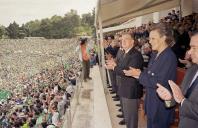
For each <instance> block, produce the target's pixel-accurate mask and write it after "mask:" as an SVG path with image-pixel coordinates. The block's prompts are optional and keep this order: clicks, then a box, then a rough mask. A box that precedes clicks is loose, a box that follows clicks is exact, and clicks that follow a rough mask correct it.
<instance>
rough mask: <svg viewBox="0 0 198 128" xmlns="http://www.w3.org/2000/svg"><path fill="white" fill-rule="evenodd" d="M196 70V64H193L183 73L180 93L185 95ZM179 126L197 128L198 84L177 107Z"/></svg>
mask: <svg viewBox="0 0 198 128" xmlns="http://www.w3.org/2000/svg"><path fill="white" fill-rule="evenodd" d="M197 70H198V65H197V64H196V65H193V66H192V67H191V68H189V69H188V70H187V72H186V74H185V77H184V80H183V82H182V84H181V88H182V93H183V94H184V95H185V94H186V92H187V90H188V88H189V86H190V84H191V82H192V79H193V78H194V76H195V74H196V72H197ZM179 113H180V122H179V128H198V85H196V87H195V88H194V89H193V90H192V92H191V94H190V96H189V97H188V98H187V99H185V100H184V102H183V103H182V106H181V107H180V109H179Z"/></svg>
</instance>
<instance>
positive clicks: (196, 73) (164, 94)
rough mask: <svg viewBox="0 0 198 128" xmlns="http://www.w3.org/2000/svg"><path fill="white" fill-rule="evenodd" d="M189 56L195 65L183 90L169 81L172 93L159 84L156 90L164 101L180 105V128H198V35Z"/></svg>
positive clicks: (188, 71)
mask: <svg viewBox="0 0 198 128" xmlns="http://www.w3.org/2000/svg"><path fill="white" fill-rule="evenodd" d="M190 47H191V48H190V50H189V54H190V56H191V59H192V62H193V63H194V65H193V66H192V67H191V68H189V69H188V70H187V72H186V74H185V77H184V80H183V82H182V84H181V89H180V88H179V86H177V85H176V84H175V83H174V82H173V81H169V84H170V87H171V90H172V93H171V92H169V91H168V90H167V89H166V88H164V87H163V86H162V85H160V84H157V86H158V89H157V90H156V91H157V93H158V95H159V96H160V97H161V99H163V100H171V99H173V98H174V100H175V101H176V102H177V103H179V104H180V109H179V112H180V115H179V117H180V122H179V128H193V127H194V128H195V127H196V128H198V33H197V34H195V35H194V36H192V37H191V41H190Z"/></svg>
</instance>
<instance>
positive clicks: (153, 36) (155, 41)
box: [149, 30, 162, 51]
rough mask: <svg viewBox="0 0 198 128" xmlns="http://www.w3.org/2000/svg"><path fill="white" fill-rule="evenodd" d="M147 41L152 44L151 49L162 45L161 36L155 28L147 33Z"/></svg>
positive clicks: (157, 48)
mask: <svg viewBox="0 0 198 128" xmlns="http://www.w3.org/2000/svg"><path fill="white" fill-rule="evenodd" d="M149 43H150V44H151V46H152V50H154V51H158V50H159V49H160V47H161V45H162V38H161V37H160V34H159V32H158V31H157V30H154V31H151V32H150V34H149Z"/></svg>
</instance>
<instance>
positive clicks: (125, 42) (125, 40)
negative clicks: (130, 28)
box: [122, 35, 134, 50]
mask: <svg viewBox="0 0 198 128" xmlns="http://www.w3.org/2000/svg"><path fill="white" fill-rule="evenodd" d="M133 43H134V40H133V39H132V38H131V36H130V35H123V36H122V48H123V49H124V50H128V49H129V48H131V47H132V46H133Z"/></svg>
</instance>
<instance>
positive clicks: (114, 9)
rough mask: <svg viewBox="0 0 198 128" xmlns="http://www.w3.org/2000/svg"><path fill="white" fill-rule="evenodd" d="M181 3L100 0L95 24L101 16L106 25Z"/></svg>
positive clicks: (168, 0)
mask: <svg viewBox="0 0 198 128" xmlns="http://www.w3.org/2000/svg"><path fill="white" fill-rule="evenodd" d="M179 5H180V0H98V3H97V7H96V17H95V21H96V23H95V24H96V25H97V24H98V19H99V17H100V18H101V21H102V26H103V27H106V26H109V25H112V24H114V23H122V22H125V21H127V20H129V19H132V18H135V17H138V16H142V15H145V14H148V13H153V12H157V11H162V10H166V9H170V8H174V7H177V6H179Z"/></svg>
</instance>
